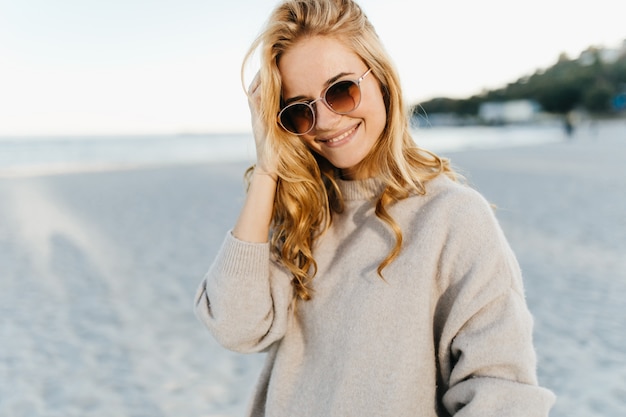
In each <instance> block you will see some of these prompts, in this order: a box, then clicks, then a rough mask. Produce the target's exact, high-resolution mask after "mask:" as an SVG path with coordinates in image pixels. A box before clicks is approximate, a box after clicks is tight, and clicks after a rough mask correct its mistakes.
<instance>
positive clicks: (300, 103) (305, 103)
mask: <svg viewBox="0 0 626 417" xmlns="http://www.w3.org/2000/svg"><path fill="white" fill-rule="evenodd" d="M370 72H372V69H371V68H368V69H367V71H365V73H364V74H363V75H361V76H360V77H359V78H358V79H356V80H352V79H344V80H337V81H335V82H334V83H332V84H331V85H329V86H328V87H326V88H325V89H324V91H323V92H322V94H321V95H320V97H319V98H316V99H315V100H312V101H296V102H294V103H289V104H288V105H286V106H285V107H283V108H282V109H280V112H278V124H279V125H280V126H281V127H282V128H283V129H284V130H286V131H287V132H289V133H291V134H293V135H296V136H302V135H306V134H307V133H309V132H310V131H311V130H313V128H314V127H315V123H316V115H315V114H316V111H315V106H314V104H315V103H317V102H318V101H321V102H322V103H324V105H325V106H326V107H328V109H329V110H330V111H332V112H333V113H336V114H341V115H344V114H350V113H352V112H353V111H355V110H356V109H358V108H359V105H360V104H361V98H362V94H361V81H363V80H364V79H365V77H367V75H368V74H369V73H370ZM345 82H352V83H354V84H355V85H356V86H357V88H358V89H359V102H358V103H357V104H356V106H354V108H353V109H352V110H350V111H347V112H339V111H337V110H335V109H333V107H332V106H331V105H330V103H328V101H326V95H327V94H328V91H329V90H330V89H331V88H333V87H335V86H336V85H337V84H339V83H345ZM293 106H307V107H308V108H309V109H310V110H311V115H312V118H313V120H312V121H311V127H310V128H309V129H308V130H307V131H306V132H302V133H296V132H292V131H291V130H290V129H287V127H286V126H285V125H284V124H283V122H282V120H281V118H282V115H283V113H284V112H285V111H286V110H287V109H289V108H290V107H293Z"/></svg>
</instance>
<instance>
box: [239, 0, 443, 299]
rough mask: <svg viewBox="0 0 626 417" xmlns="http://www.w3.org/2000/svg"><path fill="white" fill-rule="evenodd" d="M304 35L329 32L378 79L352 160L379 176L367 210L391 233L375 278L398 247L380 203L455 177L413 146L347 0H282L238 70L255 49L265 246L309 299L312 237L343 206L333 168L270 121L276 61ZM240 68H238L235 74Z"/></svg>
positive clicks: (374, 47) (277, 83) (387, 67)
mask: <svg viewBox="0 0 626 417" xmlns="http://www.w3.org/2000/svg"><path fill="white" fill-rule="evenodd" d="M310 36H329V37H332V38H333V39H336V40H338V41H340V42H343V43H344V44H345V45H346V46H348V47H349V48H350V49H351V50H353V51H354V52H355V53H356V54H357V55H358V56H359V57H360V58H361V59H362V60H363V62H364V63H365V64H366V65H367V66H368V67H369V68H371V69H372V73H373V75H374V76H375V77H376V78H377V79H378V81H379V83H380V88H381V92H382V94H383V98H384V102H385V107H386V110H387V122H386V126H385V129H384V130H383V133H382V135H381V137H380V138H379V140H378V141H377V142H376V144H375V145H374V147H373V148H372V150H371V151H370V153H369V154H368V155H367V157H366V158H365V159H364V160H363V161H362V162H361V163H360V164H359V165H360V167H374V168H375V169H374V170H373V172H376V173H377V176H378V177H379V178H380V179H381V180H383V181H384V184H385V189H384V191H383V192H382V194H381V195H380V197H379V199H378V201H377V202H376V210H375V213H376V216H378V217H379V218H380V219H381V220H382V221H384V222H385V223H386V224H387V225H388V226H389V227H390V228H391V230H392V232H393V234H394V235H395V238H396V243H395V246H394V248H393V249H392V250H391V251H390V253H389V254H388V255H387V257H386V258H385V259H384V260H383V261H382V262H381V264H380V265H379V266H378V274H379V275H380V276H381V277H382V276H383V275H382V271H383V269H384V268H385V267H386V266H387V265H389V264H390V263H391V262H393V260H394V259H395V258H396V257H397V256H398V254H399V253H400V250H401V247H402V231H401V230H400V228H399V227H398V225H397V223H396V222H395V221H394V219H393V218H392V217H391V216H390V215H389V213H388V211H387V207H388V206H389V205H390V204H392V203H394V202H396V201H399V200H402V199H404V198H407V197H408V196H410V195H411V194H415V193H418V194H424V193H425V192H426V190H425V187H424V184H425V183H426V182H427V181H429V180H431V179H432V178H434V177H436V176H437V175H439V174H440V173H444V174H446V175H448V176H450V177H451V178H453V179H455V174H454V172H453V170H452V169H451V168H450V165H449V162H448V161H447V160H446V159H443V158H440V157H438V156H437V155H435V154H433V153H431V152H428V151H425V150H423V149H419V148H418V147H416V145H415V144H414V142H413V139H412V137H411V135H410V131H409V123H408V116H407V115H408V112H407V109H405V107H404V104H403V98H402V93H401V90H400V82H399V77H398V74H397V72H396V69H395V68H394V66H393V64H392V61H391V59H390V58H389V56H388V55H387V52H386V51H385V49H384V48H383V46H382V43H381V41H380V39H379V38H378V35H377V34H376V31H375V30H374V27H373V26H372V24H371V23H370V22H369V20H368V19H367V17H366V16H365V14H364V13H363V11H362V10H361V8H360V7H359V6H358V5H357V4H356V3H355V2H354V1H352V0H286V1H283V2H282V3H281V4H279V5H278V6H277V7H276V9H275V10H274V12H273V13H272V14H271V15H270V18H269V20H268V23H267V25H266V27H265V29H264V30H263V31H262V33H261V34H260V35H259V36H258V37H257V39H256V40H255V41H254V43H253V44H252V46H251V48H250V50H249V52H248V54H247V55H246V58H245V60H244V68H245V64H246V63H247V62H248V61H249V60H250V58H251V57H252V56H253V55H254V54H255V53H256V52H257V51H258V52H259V58H260V61H261V68H260V71H259V76H260V79H261V88H262V92H261V106H260V107H261V108H260V117H261V118H262V120H263V121H264V123H265V124H266V127H267V134H268V139H267V140H266V142H265V143H266V146H267V147H268V149H266V152H272V154H273V155H276V156H277V158H278V172H277V174H278V178H279V180H278V185H277V193H276V200H275V204H274V213H273V218H272V226H271V238H270V244H271V248H272V252H273V254H274V255H275V256H276V258H277V259H278V260H279V261H280V262H281V263H282V264H283V265H284V266H285V267H286V268H287V269H288V270H289V271H290V272H291V274H292V275H293V281H292V282H293V285H294V290H295V294H296V296H297V297H298V298H300V299H302V300H308V299H310V298H311V291H312V288H311V281H312V280H313V278H314V276H315V274H316V272H317V264H316V262H315V259H314V257H313V250H312V248H313V245H314V242H315V240H316V239H317V238H318V237H319V236H320V235H321V234H322V233H323V232H324V231H325V230H327V228H328V227H329V226H330V224H331V222H332V213H333V212H340V211H341V210H342V209H343V199H342V196H341V193H340V192H339V189H338V187H337V184H336V182H335V178H336V176H337V175H338V172H337V169H336V168H334V167H333V166H332V165H331V164H330V163H329V162H328V161H326V160H325V159H324V158H322V157H320V156H319V155H316V154H314V153H313V152H312V151H311V150H309V148H308V147H307V146H306V145H305V144H304V142H303V141H302V140H301V139H300V138H299V137H297V136H295V135H293V134H290V133H288V132H286V131H284V130H283V129H282V128H281V127H280V126H279V124H278V123H277V114H278V112H279V110H280V105H281V76H280V73H279V70H278V62H279V60H280V58H281V56H282V55H283V54H284V53H285V52H286V51H287V50H288V49H289V48H290V47H292V46H293V45H294V44H295V43H296V42H298V40H300V39H302V38H304V37H310ZM243 71H244V70H243V68H242V74H243ZM251 169H252V168H251ZM251 169H250V170H249V171H248V173H249V172H251Z"/></svg>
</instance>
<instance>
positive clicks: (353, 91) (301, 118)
mask: <svg viewBox="0 0 626 417" xmlns="http://www.w3.org/2000/svg"><path fill="white" fill-rule="evenodd" d="M371 71H372V69H371V68H370V69H368V70H367V71H365V74H363V75H361V76H360V77H359V79H358V80H341V81H337V82H335V83H333V84H331V85H329V86H328V88H326V90H324V92H323V93H322V95H321V96H320V98H318V99H315V100H312V101H298V102H295V103H291V104H288V105H286V106H285V107H283V108H282V109H281V111H280V112H279V113H278V123H279V124H280V125H281V126H282V128H283V129H285V130H286V131H287V132H289V133H293V134H294V135H306V134H307V133H309V132H310V131H311V130H312V129H313V126H315V107H314V106H313V105H314V104H315V103H317V102H318V101H321V102H322V103H324V104H325V105H326V107H328V108H329V109H330V110H331V111H332V112H334V113H337V114H348V113H350V112H353V111H355V110H356V109H357V107H359V104H361V81H363V79H364V78H365V77H366V76H367V74H369V73H370V72H371Z"/></svg>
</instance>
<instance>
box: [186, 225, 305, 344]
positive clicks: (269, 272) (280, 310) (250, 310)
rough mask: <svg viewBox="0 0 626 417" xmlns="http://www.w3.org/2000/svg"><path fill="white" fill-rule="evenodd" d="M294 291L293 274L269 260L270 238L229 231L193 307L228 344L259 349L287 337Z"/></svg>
mask: <svg viewBox="0 0 626 417" xmlns="http://www.w3.org/2000/svg"><path fill="white" fill-rule="evenodd" d="M292 294H293V290H292V286H291V282H290V279H289V277H288V276H287V274H285V273H283V272H282V270H281V269H280V268H278V267H277V266H276V265H274V264H273V263H272V261H271V260H270V249H269V243H249V242H243V241H240V240H238V239H236V238H235V237H234V236H233V235H232V234H231V232H229V233H228V234H227V236H226V238H225V240H224V243H223V244H222V247H221V249H220V250H219V252H218V254H217V256H216V258H215V260H214V261H213V264H212V265H211V267H210V268H209V271H208V272H207V274H206V275H205V277H204V279H203V280H202V282H201V284H200V287H199V288H198V290H197V292H196V297H195V312H196V316H197V317H198V319H199V320H200V321H202V322H203V323H204V324H205V325H206V326H207V328H208V329H209V331H210V332H211V333H212V334H213V336H214V337H215V339H216V340H217V341H218V342H219V343H220V344H221V345H222V346H224V347H225V348H227V349H230V350H233V351H237V352H241V353H251V352H260V351H263V350H265V349H267V348H268V347H269V346H270V345H271V344H272V343H274V342H276V341H277V340H279V339H281V338H282V337H283V336H284V334H285V331H286V328H287V324H288V318H289V311H290V308H291V307H290V306H291V302H292Z"/></svg>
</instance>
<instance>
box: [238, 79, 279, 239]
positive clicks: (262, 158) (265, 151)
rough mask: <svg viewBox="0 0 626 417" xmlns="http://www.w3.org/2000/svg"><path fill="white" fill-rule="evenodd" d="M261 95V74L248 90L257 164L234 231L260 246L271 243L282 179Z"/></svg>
mask: <svg viewBox="0 0 626 417" xmlns="http://www.w3.org/2000/svg"><path fill="white" fill-rule="evenodd" d="M261 94H262V88H261V82H260V77H259V74H257V75H256V77H254V80H253V81H252V84H250V88H249V89H248V103H249V105H250V116H251V118H252V131H253V133H254V142H255V144H256V157H257V164H256V167H255V168H254V172H253V174H252V177H251V178H250V185H249V187H248V193H247V194H246V200H245V201H244V204H243V207H242V208H241V212H240V213H239V218H238V219H237V223H236V224H235V227H234V228H233V235H234V236H235V237H236V238H237V239H240V240H244V241H246V242H259V243H260V242H267V240H268V237H269V229H270V223H271V221H272V213H273V211H274V198H275V196H276V184H277V180H278V175H277V173H276V157H275V155H272V153H271V151H270V149H269V147H268V146H267V126H265V124H264V122H263V119H262V118H261V116H260V114H259V113H260V111H259V110H260V108H261Z"/></svg>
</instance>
